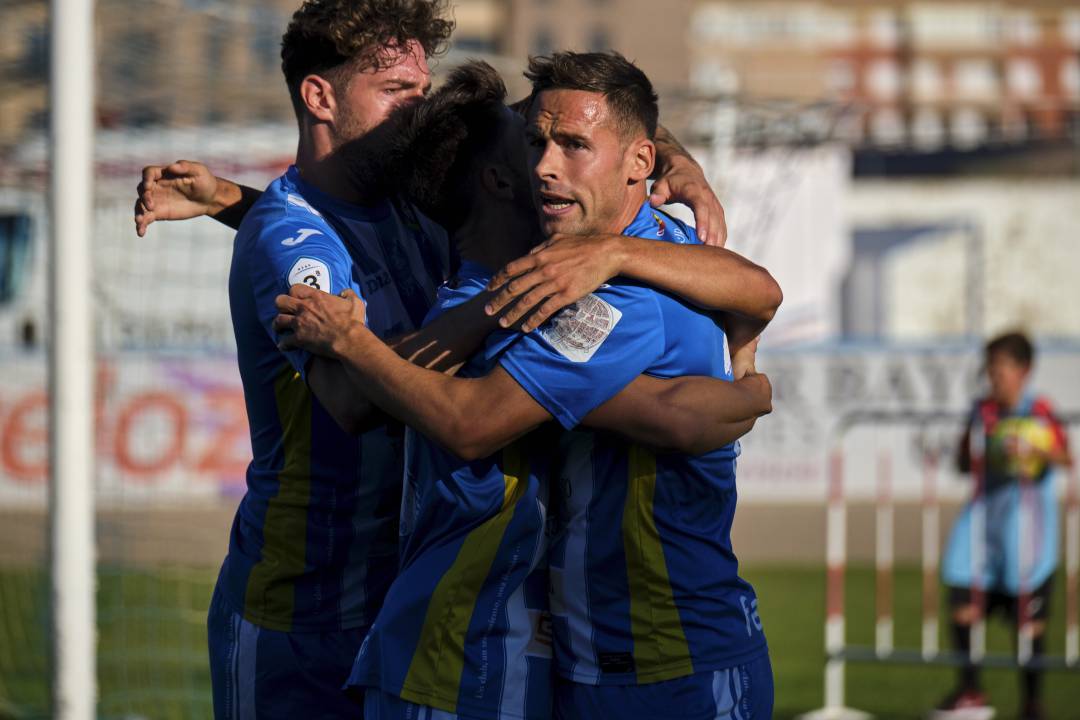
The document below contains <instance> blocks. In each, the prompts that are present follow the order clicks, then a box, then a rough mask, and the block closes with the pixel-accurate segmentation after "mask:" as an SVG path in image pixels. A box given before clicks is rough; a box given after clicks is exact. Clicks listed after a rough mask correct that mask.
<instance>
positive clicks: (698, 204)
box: [649, 155, 727, 247]
mask: <svg viewBox="0 0 1080 720" xmlns="http://www.w3.org/2000/svg"><path fill="white" fill-rule="evenodd" d="M649 203H650V204H651V205H652V206H653V207H656V208H658V207H660V206H661V205H665V204H667V203H684V204H686V205H688V206H689V207H690V209H691V210H693V211H694V223H695V225H696V229H697V234H698V238H699V239H700V240H701V242H703V243H705V244H706V245H713V246H715V247H724V244H725V243H726V242H727V219H726V218H725V216H724V206H723V205H721V204H720V200H719V199H718V198H717V197H716V193H714V192H713V191H712V188H711V187H709V183H708V181H707V180H706V179H705V172H704V171H703V170H702V169H701V166H700V165H698V164H697V163H696V162H695V161H694V159H693V158H691V157H690V156H689V155H677V156H675V157H673V158H671V159H670V160H669V161H668V163H667V167H666V168H665V170H664V171H663V172H662V173H661V174H660V177H659V178H657V180H656V182H655V183H653V186H652V195H650V196H649Z"/></svg>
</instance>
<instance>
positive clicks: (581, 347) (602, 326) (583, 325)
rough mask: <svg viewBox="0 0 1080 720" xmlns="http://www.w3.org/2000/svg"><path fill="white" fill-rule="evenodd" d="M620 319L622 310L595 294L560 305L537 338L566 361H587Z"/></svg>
mask: <svg viewBox="0 0 1080 720" xmlns="http://www.w3.org/2000/svg"><path fill="white" fill-rule="evenodd" d="M621 319H622V312H621V311H620V310H619V309H618V308H616V307H614V306H613V305H611V304H610V303H608V302H606V301H604V300H601V299H600V298H598V297H597V296H595V295H586V296H585V297H584V298H582V299H581V300H579V301H577V302H576V303H574V304H573V305H570V306H569V307H567V308H564V309H563V310H562V311H560V312H559V313H558V314H556V315H555V316H554V317H553V318H552V319H551V321H550V322H549V323H548V324H547V325H545V326H544V327H543V328H541V330H540V335H541V337H543V338H544V340H546V341H547V342H548V344H549V345H551V347H553V348H555V350H557V351H558V352H559V354H560V355H562V356H563V357H565V358H566V359H567V360H569V361H570V362H576V363H583V362H588V361H589V360H590V359H591V358H592V356H593V355H595V354H596V351H597V350H599V349H600V346H601V345H603V344H604V341H605V340H607V337H608V335H610V334H611V331H612V330H613V329H614V328H615V326H616V325H618V324H619V320H621Z"/></svg>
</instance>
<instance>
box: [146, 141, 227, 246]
mask: <svg viewBox="0 0 1080 720" xmlns="http://www.w3.org/2000/svg"><path fill="white" fill-rule="evenodd" d="M217 191H218V180H217V178H216V177H214V174H213V173H212V172H210V169H209V168H208V167H206V166H205V165H203V164H202V163H199V162H192V161H190V160H179V161H177V162H174V163H173V164H172V165H167V166H164V167H162V166H160V165H149V166H147V167H145V168H143V172H142V182H140V183H139V187H138V189H137V192H138V199H137V200H136V201H135V232H137V233H138V234H139V237H143V236H145V235H146V228H148V227H149V226H150V224H151V223H154V222H156V221H158V220H187V219H189V218H194V217H199V216H201V215H210V214H213V211H214V207H215V206H214V199H215V197H216V195H217Z"/></svg>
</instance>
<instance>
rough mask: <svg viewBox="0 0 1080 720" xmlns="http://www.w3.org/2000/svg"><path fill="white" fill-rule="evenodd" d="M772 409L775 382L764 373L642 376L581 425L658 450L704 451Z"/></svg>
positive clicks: (724, 442) (741, 432)
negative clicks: (730, 378)
mask: <svg viewBox="0 0 1080 720" xmlns="http://www.w3.org/2000/svg"><path fill="white" fill-rule="evenodd" d="M771 411H772V386H771V385H770V384H769V379H768V378H767V377H766V376H765V375H763V374H760V373H748V374H747V375H746V376H744V377H743V378H742V379H740V380H737V381H735V382H728V381H726V380H718V379H716V378H707V377H680V378H673V379H670V380H661V379H659V378H654V377H650V376H648V375H642V376H640V377H638V378H637V379H636V380H634V381H633V382H632V383H630V385H628V386H627V387H626V388H625V389H623V390H622V391H621V392H620V393H619V394H618V395H616V396H615V397H613V398H612V399H610V400H608V401H607V402H606V403H604V404H603V405H601V406H600V407H598V408H597V409H596V410H593V411H592V412H591V413H589V414H588V415H587V416H586V417H585V420H584V421H583V423H582V424H583V425H587V426H589V427H593V428H598V429H603V430H608V431H611V432H615V433H618V434H620V435H622V436H624V437H627V438H629V439H630V440H633V441H634V442H637V443H641V444H643V445H649V446H651V447H654V448H656V449H658V450H665V451H675V452H681V453H686V454H688V455H702V454H704V453H707V452H711V451H713V450H716V449H719V448H721V447H724V446H725V445H728V444H729V443H732V442H734V441H736V440H738V439H739V438H741V437H742V436H743V435H745V434H746V433H748V432H750V431H751V430H752V429H753V427H754V423H755V422H757V419H758V418H759V417H761V416H762V415H766V414H768V413H769V412H771Z"/></svg>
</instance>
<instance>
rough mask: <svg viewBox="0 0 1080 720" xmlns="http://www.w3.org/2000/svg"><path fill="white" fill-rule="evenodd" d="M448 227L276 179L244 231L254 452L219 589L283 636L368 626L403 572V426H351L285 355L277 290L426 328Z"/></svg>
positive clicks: (242, 274) (241, 258)
mask: <svg viewBox="0 0 1080 720" xmlns="http://www.w3.org/2000/svg"><path fill="white" fill-rule="evenodd" d="M447 248H448V246H447V241H446V236H445V233H444V232H443V231H442V230H441V229H440V228H438V227H437V226H435V225H434V224H432V223H430V222H429V221H427V220H426V219H423V218H420V217H419V216H418V215H416V214H415V213H414V212H412V210H411V209H410V208H409V207H407V206H404V205H402V204H399V203H395V202H392V201H385V202H382V203H380V204H378V205H376V206H374V207H357V206H353V205H348V204H346V203H343V202H340V201H338V200H335V199H334V198H331V197H329V196H327V195H325V194H323V193H321V192H319V191H318V190H316V189H315V188H313V187H311V186H310V185H308V184H306V183H305V182H304V181H303V180H301V178H300V175H299V172H298V171H297V169H296V168H295V167H293V168H290V169H289V170H288V172H286V174H285V175H283V176H282V177H280V178H278V179H277V180H275V181H274V182H273V183H272V184H271V185H270V186H269V187H268V188H267V189H266V192H265V193H264V194H263V196H262V197H261V198H260V199H259V201H258V202H256V203H255V205H254V206H253V207H252V209H251V210H250V212H248V214H247V216H246V217H245V219H244V222H243V224H242V225H241V227H240V231H239V232H238V233H237V235H236V240H235V244H234V250H233V261H232V268H231V272H230V275H229V302H230V309H231V312H232V321H233V329H234V331H235V334H236V345H237V359H238V362H239V365H240V375H241V379H242V382H243V386H244V398H245V402H246V404H247V413H248V423H249V425H250V430H251V445H252V452H253V459H252V461H251V464H250V465H249V466H248V470H247V492H246V494H245V495H244V498H243V500H242V501H241V502H240V506H239V508H238V510H237V513H236V518H235V520H234V522H233V527H232V533H231V537H230V542H229V553H228V556H227V557H226V559H225V563H224V565H223V566H222V570H221V575H220V577H219V586H220V587H221V588H222V590H223V593H224V596H225V598H226V599H227V601H228V602H229V603H230V604H231V605H232V606H233V607H234V609H235V610H236V611H237V612H239V613H242V614H243V616H244V617H245V618H246V619H247V620H248V621H250V622H252V623H254V624H256V625H260V626H262V627H266V628H269V629H273V630H281V631H293V630H303V631H320V632H326V631H333V630H337V629H346V628H356V627H362V626H364V625H367V624H369V623H370V622H371V620H372V619H373V617H374V615H375V613H376V612H377V611H378V609H379V607H380V606H381V604H382V599H383V596H384V595H385V592H386V589H387V588H388V587H389V585H390V582H391V581H392V579H393V577H394V574H395V571H396V567H397V520H398V508H399V504H400V487H401V472H402V432H401V430H400V429H394V428H392V427H382V428H379V429H376V430H373V431H371V432H368V433H365V434H363V435H362V436H360V437H356V436H352V435H348V434H346V433H345V432H344V431H342V430H341V429H340V428H339V427H338V425H337V424H336V423H335V421H334V420H333V419H332V418H331V416H330V415H329V414H328V413H327V412H326V410H325V409H324V408H323V407H322V405H321V404H320V403H319V401H318V399H317V398H315V397H314V395H313V394H312V392H311V391H310V390H309V388H308V386H307V383H306V382H305V372H306V367H307V363H308V360H309V359H310V358H309V356H308V355H307V354H306V353H304V352H299V351H297V352H290V353H282V352H281V351H279V350H278V348H277V345H276V337H275V334H274V332H273V330H272V328H271V322H272V320H273V318H274V316H275V315H276V314H277V310H276V308H275V306H274V298H275V297H276V296H277V295H278V294H280V293H285V292H288V290H289V287H290V286H291V285H293V284H296V283H304V284H308V285H311V286H312V287H315V288H318V289H320V290H324V291H326V292H330V293H335V294H336V293H339V292H341V291H342V290H344V289H346V288H351V289H352V290H354V291H356V292H357V294H359V295H360V296H361V297H363V298H364V300H365V301H366V303H367V322H368V324H369V325H370V326H371V329H372V330H373V331H374V332H375V333H376V334H378V335H380V336H381V337H388V336H393V335H396V334H399V333H402V332H407V331H409V330H412V329H414V328H415V327H417V326H418V325H419V324H420V322H421V321H422V319H423V317H424V315H425V313H426V312H427V310H428V308H429V306H430V305H431V302H432V301H433V299H434V297H435V290H436V288H437V287H438V285H439V283H441V281H442V279H443V278H444V277H445V274H446V271H447V266H448V249H447Z"/></svg>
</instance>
